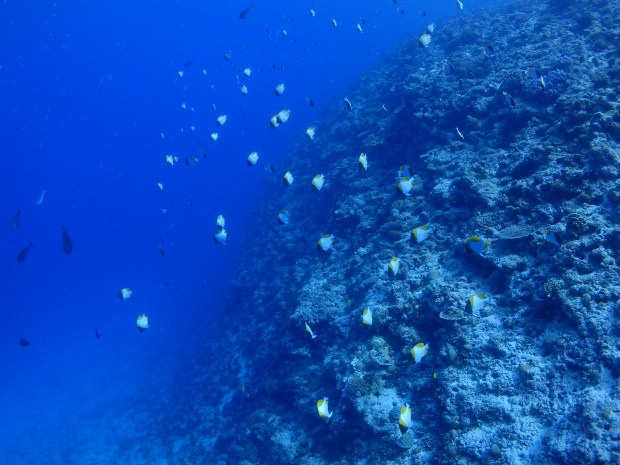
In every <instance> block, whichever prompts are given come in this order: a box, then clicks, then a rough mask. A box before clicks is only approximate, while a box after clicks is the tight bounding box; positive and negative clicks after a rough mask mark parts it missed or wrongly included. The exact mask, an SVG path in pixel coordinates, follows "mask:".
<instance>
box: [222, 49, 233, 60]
mask: <svg viewBox="0 0 620 465" xmlns="http://www.w3.org/2000/svg"><path fill="white" fill-rule="evenodd" d="M231 58H232V51H231V50H226V51H225V52H224V60H226V61H230V59H231Z"/></svg>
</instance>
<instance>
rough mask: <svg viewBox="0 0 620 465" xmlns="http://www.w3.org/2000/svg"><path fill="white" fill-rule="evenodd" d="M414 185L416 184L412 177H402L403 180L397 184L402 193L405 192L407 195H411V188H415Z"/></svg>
mask: <svg viewBox="0 0 620 465" xmlns="http://www.w3.org/2000/svg"><path fill="white" fill-rule="evenodd" d="M413 186H415V182H413V180H412V179H411V178H401V180H400V181H398V185H397V187H398V190H399V191H400V192H401V193H402V194H405V195H406V196H407V197H409V196H410V195H411V190H412V189H413Z"/></svg>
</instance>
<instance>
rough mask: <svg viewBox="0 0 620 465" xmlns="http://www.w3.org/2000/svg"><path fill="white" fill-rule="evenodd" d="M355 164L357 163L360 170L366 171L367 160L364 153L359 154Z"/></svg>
mask: <svg viewBox="0 0 620 465" xmlns="http://www.w3.org/2000/svg"><path fill="white" fill-rule="evenodd" d="M357 162H358V163H359V167H360V170H362V171H366V170H367V169H368V158H367V157H366V154H365V153H364V152H362V153H360V156H359V158H358V159H357Z"/></svg>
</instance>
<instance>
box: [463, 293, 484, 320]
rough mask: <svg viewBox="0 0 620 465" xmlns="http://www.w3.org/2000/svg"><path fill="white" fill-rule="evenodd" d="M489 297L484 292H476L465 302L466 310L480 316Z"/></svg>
mask: <svg viewBox="0 0 620 465" xmlns="http://www.w3.org/2000/svg"><path fill="white" fill-rule="evenodd" d="M488 301H489V299H488V298H487V296H485V295H484V294H474V295H472V296H471V297H470V298H469V299H467V303H466V304H465V310H467V311H468V312H471V313H472V315H475V316H480V310H482V309H483V308H485V307H486V306H487V302H488Z"/></svg>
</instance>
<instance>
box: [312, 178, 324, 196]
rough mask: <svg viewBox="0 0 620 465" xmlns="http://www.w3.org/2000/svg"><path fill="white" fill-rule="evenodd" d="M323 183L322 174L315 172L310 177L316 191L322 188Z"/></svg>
mask: <svg viewBox="0 0 620 465" xmlns="http://www.w3.org/2000/svg"><path fill="white" fill-rule="evenodd" d="M323 184H325V176H323V174H317V175H316V176H315V177H314V179H312V188H313V189H314V190H315V191H317V192H318V191H320V190H321V189H322V188H323Z"/></svg>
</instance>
